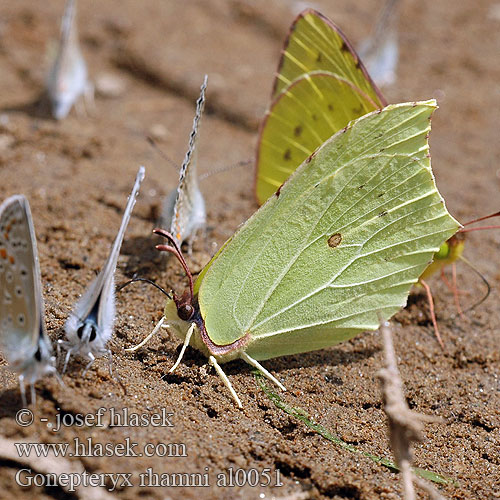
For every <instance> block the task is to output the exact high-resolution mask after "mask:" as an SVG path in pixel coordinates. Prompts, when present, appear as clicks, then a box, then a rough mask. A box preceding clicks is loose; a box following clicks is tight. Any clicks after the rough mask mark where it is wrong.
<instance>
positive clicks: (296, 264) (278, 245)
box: [164, 101, 459, 403]
mask: <svg viewBox="0 0 500 500" xmlns="http://www.w3.org/2000/svg"><path fill="white" fill-rule="evenodd" d="M435 107H436V105H435V101H427V102H421V103H408V104H396V105H390V106H387V107H386V108H385V109H383V110H381V111H376V112H372V113H370V114H368V115H365V116H363V117H361V118H359V119H357V120H355V121H353V122H351V123H350V124H349V125H348V126H347V127H346V128H345V129H343V130H341V131H339V132H338V133H337V134H335V135H334V136H333V137H331V138H330V139H329V140H327V141H326V142H325V143H324V144H323V145H322V146H321V147H320V148H319V149H318V150H317V151H316V152H315V153H314V154H312V155H311V156H310V157H309V158H308V159H307V160H306V161H305V162H304V163H303V164H302V165H301V166H300V167H299V168H298V169H297V170H296V171H295V172H294V174H293V175H292V176H291V177H290V178H289V179H288V181H287V182H286V183H285V184H284V185H283V187H282V188H281V189H280V190H279V191H278V192H277V193H276V195H275V196H273V197H271V198H270V199H269V200H268V201H267V203H266V204H265V205H264V206H262V207H261V208H260V209H259V210H258V211H257V212H256V213H255V214H254V215H253V216H252V217H251V218H250V219H249V220H248V221H247V222H246V223H245V224H244V225H243V226H242V227H241V228H240V229H239V230H238V231H237V232H236V234H235V235H234V236H233V237H232V238H231V239H230V240H229V241H228V242H227V243H226V244H225V245H224V247H223V248H222V249H221V250H220V251H219V252H218V253H217V255H216V256H215V257H214V258H213V259H212V260H211V261H210V263H209V264H208V265H207V266H206V268H205V269H204V270H203V272H202V273H201V274H200V276H199V277H198V279H197V282H196V285H195V287H194V294H192V293H191V292H189V293H185V294H183V295H182V297H174V300H173V301H172V300H170V301H168V302H167V305H166V308H165V320H166V323H167V326H168V327H169V328H170V329H171V330H173V331H174V332H175V334H176V335H178V336H179V337H180V338H182V339H184V341H185V345H186V344H188V343H189V344H191V345H193V346H194V347H196V348H198V349H200V350H201V351H202V352H204V353H205V354H206V355H207V356H208V357H209V361H210V363H211V364H213V365H214V366H215V367H216V368H217V370H218V372H219V374H222V372H221V370H220V367H219V366H218V363H220V362H225V361H229V360H231V359H235V358H242V359H245V360H246V361H248V362H250V363H252V364H254V366H256V365H257V366H259V367H260V364H258V363H257V361H256V360H264V359H269V358H273V357H277V356H283V355H286V354H293V353H301V352H307V351H312V350H315V349H321V348H324V347H327V346H331V345H334V344H337V343H339V342H341V341H343V340H346V339H349V338H351V337H353V336H354V335H356V334H357V333H360V332H362V331H364V330H375V329H376V328H378V325H379V320H378V316H377V315H378V314H382V315H383V316H384V317H385V318H390V317H391V316H392V315H393V314H394V313H395V312H396V311H398V310H399V309H400V308H401V307H403V306H404V305H405V303H406V298H407V296H408V293H409V291H410V288H411V286H412V285H413V284H414V283H416V282H417V280H418V278H419V276H420V275H421V273H422V272H423V270H424V269H425V268H426V266H427V265H428V264H429V262H430V261H431V259H432V256H433V255H434V253H435V252H436V251H437V250H438V249H439V247H440V245H441V244H442V243H443V242H444V241H446V240H447V239H448V238H449V237H450V236H451V235H452V234H454V233H455V232H456V230H457V228H458V227H459V224H458V223H457V222H456V221H455V220H454V219H453V218H452V217H451V216H450V215H449V214H448V212H447V210H446V208H445V205H444V201H443V199H442V198H441V196H440V194H439V192H438V191H437V188H436V185H435V183H434V178H433V175H432V171H431V167H430V160H429V149H428V144H427V137H428V133H429V130H430V118H431V114H432V112H433V110H434V109H435ZM164 249H168V248H167V247H165V248H164ZM170 249H172V247H170ZM174 253H175V252H174ZM192 295H194V297H193V296H192ZM225 383H226V384H227V385H228V386H229V382H228V381H227V378H226V379H225ZM232 392H233V396H235V394H234V391H232ZM235 397H236V396H235ZM237 401H238V403H239V400H237Z"/></svg>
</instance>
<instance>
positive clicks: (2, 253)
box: [0, 248, 7, 259]
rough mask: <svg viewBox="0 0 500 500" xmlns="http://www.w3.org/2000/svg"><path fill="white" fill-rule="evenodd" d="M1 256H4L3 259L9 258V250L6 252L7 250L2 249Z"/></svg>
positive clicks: (0, 250)
mask: <svg viewBox="0 0 500 500" xmlns="http://www.w3.org/2000/svg"><path fill="white" fill-rule="evenodd" d="M0 256H2V258H3V259H6V258H7V250H5V248H0Z"/></svg>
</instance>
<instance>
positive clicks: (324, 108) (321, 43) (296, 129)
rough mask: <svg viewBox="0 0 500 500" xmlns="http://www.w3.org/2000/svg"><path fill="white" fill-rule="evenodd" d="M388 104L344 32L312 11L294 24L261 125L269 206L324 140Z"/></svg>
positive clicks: (260, 188)
mask: <svg viewBox="0 0 500 500" xmlns="http://www.w3.org/2000/svg"><path fill="white" fill-rule="evenodd" d="M385 105H386V101H385V99H384V98H383V97H382V94H381V93H380V91H379V89H378V88H377V86H376V85H375V84H374V83H373V81H372V80H371V78H370V76H369V75H368V72H367V71H366V69H365V68H364V66H363V63H362V62H361V60H360V59H359V57H358V55H357V54H356V52H355V51H354V49H353V48H352V45H351V44H350V43H349V41H348V40H347V38H346V36H345V35H344V34H343V33H342V31H341V30H340V29H339V28H338V27H337V26H336V25H335V24H334V23H333V22H332V21H330V20H329V19H327V18H326V17H324V16H323V15H322V14H320V13H319V12H316V11H315V10H313V9H306V10H305V11H303V12H302V13H301V14H300V15H299V16H298V17H297V19H296V20H295V21H294V22H293V24H292V26H291V28H290V34H289V36H288V38H287V40H286V41H285V46H284V48H283V51H282V55H281V59H280V63H279V67H278V71H277V75H276V78H275V81H274V90H273V95H272V102H271V105H270V108H269V111H268V112H267V113H266V116H265V118H264V120H263V122H262V126H261V130H260V139H259V144H258V149H257V160H256V184H255V192H256V197H257V201H258V203H259V204H262V203H264V202H265V201H266V200H267V199H268V198H269V196H271V195H272V194H273V193H274V192H275V191H276V189H278V188H279V186H281V184H282V183H283V182H284V181H285V180H286V179H287V178H288V177H289V175H290V174H291V173H292V172H293V171H294V170H295V169H296V168H297V167H298V166H299V165H300V164H301V163H302V162H303V161H304V160H305V159H306V158H307V157H308V156H309V155H310V154H311V153H312V152H313V151H314V150H315V149H316V148H318V147H319V146H320V145H321V144H323V142H325V141H326V140H327V139H328V138H329V137H331V136H332V135H333V134H334V133H335V132H337V131H338V130H340V129H341V128H343V127H345V126H346V125H347V124H348V123H349V122H350V121H351V120H354V119H355V118H359V117H360V116H363V115H364V114H366V113H369V112H370V111H374V110H375V109H380V108H382V107H383V106H385Z"/></svg>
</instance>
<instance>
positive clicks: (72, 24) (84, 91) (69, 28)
mask: <svg viewBox="0 0 500 500" xmlns="http://www.w3.org/2000/svg"><path fill="white" fill-rule="evenodd" d="M47 94H48V96H49V99H50V101H51V105H52V115H53V116H54V118H56V119H57V120H61V119H63V118H65V117H66V116H67V115H68V113H69V112H70V110H71V108H72V106H73V104H75V103H76V101H77V100H78V98H79V97H80V96H82V95H85V97H86V98H87V100H89V101H91V100H92V97H93V86H92V84H91V83H90V82H89V80H88V74H87V66H86V64H85V61H84V60H83V56H82V53H81V52H80V46H79V44H78V31H77V26H76V0H68V1H67V3H66V8H65V10H64V15H63V18H62V23H61V38H60V41H59V47H58V49H57V54H56V57H55V60H54V63H53V65H52V68H51V69H50V72H49V75H48V78H47Z"/></svg>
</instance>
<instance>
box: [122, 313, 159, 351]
mask: <svg viewBox="0 0 500 500" xmlns="http://www.w3.org/2000/svg"><path fill="white" fill-rule="evenodd" d="M164 321H165V316H162V317H161V319H160V321H158V323H156V326H155V327H154V328H153V331H152V332H151V333H150V334H149V335H148V336H147V337H146V338H145V339H144V340H143V341H142V342H140V343H139V344H137V345H136V346H134V347H129V348H128V349H125V350H126V351H127V352H134V351H137V349H140V348H141V347H142V346H143V345H145V344H147V343H148V342H149V340H150V339H151V337H153V335H155V334H156V332H157V331H158V330H159V329H160V327H161V326H162V325H163V322H164Z"/></svg>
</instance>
